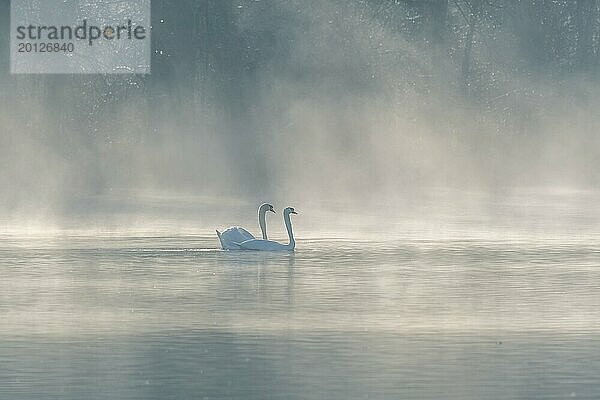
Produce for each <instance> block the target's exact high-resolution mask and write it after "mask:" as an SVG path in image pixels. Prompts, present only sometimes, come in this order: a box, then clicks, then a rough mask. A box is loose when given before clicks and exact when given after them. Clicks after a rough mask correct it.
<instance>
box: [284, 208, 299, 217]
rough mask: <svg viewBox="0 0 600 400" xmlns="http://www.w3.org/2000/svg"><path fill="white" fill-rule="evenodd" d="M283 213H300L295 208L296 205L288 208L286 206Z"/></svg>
mask: <svg viewBox="0 0 600 400" xmlns="http://www.w3.org/2000/svg"><path fill="white" fill-rule="evenodd" d="M283 213H284V214H287V215H289V214H298V213H297V212H296V210H294V207H288V208H286V209H285V210H283Z"/></svg>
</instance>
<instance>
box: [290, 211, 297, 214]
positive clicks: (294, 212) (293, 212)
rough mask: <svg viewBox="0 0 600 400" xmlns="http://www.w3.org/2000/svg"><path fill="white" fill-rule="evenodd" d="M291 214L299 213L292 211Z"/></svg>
mask: <svg viewBox="0 0 600 400" xmlns="http://www.w3.org/2000/svg"><path fill="white" fill-rule="evenodd" d="M290 214H298V213H297V212H296V211H292V212H290Z"/></svg>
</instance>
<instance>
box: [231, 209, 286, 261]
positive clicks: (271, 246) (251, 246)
mask: <svg viewBox="0 0 600 400" xmlns="http://www.w3.org/2000/svg"><path fill="white" fill-rule="evenodd" d="M290 214H297V213H296V211H294V209H293V208H292V207H288V208H286V209H285V210H284V211H283V221H284V222H285V228H286V229H287V233H288V237H289V238H290V242H289V243H288V244H282V243H279V242H275V241H274V240H267V239H250V240H246V241H243V242H237V243H236V244H237V245H238V246H239V247H240V248H241V249H242V250H257V251H294V249H295V248H296V241H295V240H294V232H292V221H291V220H290Z"/></svg>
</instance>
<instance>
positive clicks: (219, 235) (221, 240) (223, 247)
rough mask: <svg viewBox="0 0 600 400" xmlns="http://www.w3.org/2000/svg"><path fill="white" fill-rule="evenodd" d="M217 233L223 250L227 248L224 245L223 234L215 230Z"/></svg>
mask: <svg viewBox="0 0 600 400" xmlns="http://www.w3.org/2000/svg"><path fill="white" fill-rule="evenodd" d="M215 232H217V236H218V237H219V242H221V248H222V249H225V246H224V245H223V239H221V232H219V231H218V230H217V229H215Z"/></svg>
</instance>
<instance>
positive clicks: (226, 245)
mask: <svg viewBox="0 0 600 400" xmlns="http://www.w3.org/2000/svg"><path fill="white" fill-rule="evenodd" d="M267 211H271V212H273V213H275V210H273V206H272V205H270V204H268V203H265V204H262V205H261V206H260V207H259V208H258V224H259V225H260V230H261V232H262V237H263V239H264V240H267V222H266V219H265V215H266V213H267ZM217 236H218V237H219V241H220V242H221V247H222V248H223V250H239V249H240V246H239V245H238V243H242V242H245V241H247V240H251V239H254V235H253V234H251V233H250V232H248V231H247V230H245V229H244V228H240V227H238V226H232V227H231V228H228V229H227V230H225V231H224V232H223V233H221V232H219V231H217Z"/></svg>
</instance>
